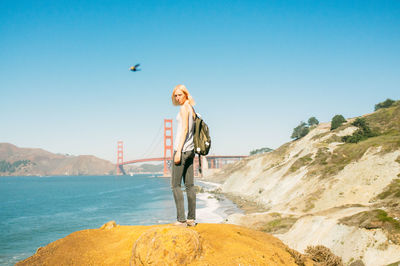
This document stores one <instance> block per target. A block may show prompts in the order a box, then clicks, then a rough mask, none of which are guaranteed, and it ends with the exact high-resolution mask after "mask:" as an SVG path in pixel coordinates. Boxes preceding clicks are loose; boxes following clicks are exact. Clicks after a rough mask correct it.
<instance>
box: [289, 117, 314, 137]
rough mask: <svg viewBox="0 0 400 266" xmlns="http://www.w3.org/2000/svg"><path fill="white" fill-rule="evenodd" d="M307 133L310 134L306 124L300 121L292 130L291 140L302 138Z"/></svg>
mask: <svg viewBox="0 0 400 266" xmlns="http://www.w3.org/2000/svg"><path fill="white" fill-rule="evenodd" d="M308 132H310V128H309V127H308V126H307V124H306V123H304V122H303V121H301V122H300V124H299V125H298V126H297V127H295V128H294V129H293V133H292V136H291V138H292V139H300V138H302V137H304V136H305V135H307V134H308Z"/></svg>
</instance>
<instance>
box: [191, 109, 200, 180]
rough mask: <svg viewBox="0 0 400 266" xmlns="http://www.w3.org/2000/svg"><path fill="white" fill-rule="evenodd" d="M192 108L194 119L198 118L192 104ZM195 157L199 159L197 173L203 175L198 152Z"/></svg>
mask: <svg viewBox="0 0 400 266" xmlns="http://www.w3.org/2000/svg"><path fill="white" fill-rule="evenodd" d="M192 109H193V112H194V114H195V119H196V118H198V117H199V116H198V115H197V113H196V110H194V107H193V106H192ZM197 158H198V159H199V169H198V170H199V174H200V175H201V176H203V173H202V172H203V171H202V168H201V155H200V154H197Z"/></svg>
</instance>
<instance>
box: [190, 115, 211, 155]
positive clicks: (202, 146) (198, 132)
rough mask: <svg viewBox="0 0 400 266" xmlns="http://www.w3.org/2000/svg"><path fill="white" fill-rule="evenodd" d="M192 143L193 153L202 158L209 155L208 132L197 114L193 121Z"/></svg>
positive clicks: (209, 141)
mask: <svg viewBox="0 0 400 266" xmlns="http://www.w3.org/2000/svg"><path fill="white" fill-rule="evenodd" d="M193 142H194V152H195V153H197V154H199V155H203V156H204V155H207V154H208V153H209V151H210V148H211V138H210V131H209V129H208V126H207V124H206V123H205V122H204V120H203V119H202V118H201V116H200V115H199V114H198V113H196V118H195V120H194V135H193Z"/></svg>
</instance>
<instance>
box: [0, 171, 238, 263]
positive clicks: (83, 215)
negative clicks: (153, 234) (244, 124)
mask: <svg viewBox="0 0 400 266" xmlns="http://www.w3.org/2000/svg"><path fill="white" fill-rule="evenodd" d="M197 184H198V185H201V186H203V187H205V188H206V189H212V188H214V187H215V186H216V185H215V184H212V183H201V182H197ZM185 203H186V199H185ZM186 210H187V208H186ZM233 212H240V210H238V209H237V208H236V206H235V205H234V204H233V203H232V202H230V201H229V200H227V199H225V198H223V199H222V200H221V199H219V200H217V199H216V198H215V197H213V196H212V195H211V194H208V193H199V194H197V213H196V215H197V221H198V222H207V223H219V222H222V221H223V220H224V219H225V217H226V216H227V215H229V214H231V213H233ZM111 220H114V221H116V222H117V224H120V225H151V224H165V223H172V222H174V221H175V220H176V211H175V204H174V200H173V196H172V192H171V189H170V180H169V179H168V178H161V177H155V176H152V175H135V176H62V177H61V176H60V177H56V176H55V177H1V178H0V265H13V264H14V263H16V262H17V261H20V260H22V259H25V258H27V257H29V256H31V255H33V254H34V253H35V252H36V250H37V248H39V247H41V246H45V245H47V244H49V243H50V242H53V241H55V240H57V239H59V238H63V237H65V236H67V235H69V234H70V233H72V232H75V231H78V230H83V229H90V228H99V227H100V226H101V225H103V224H104V223H106V222H108V221H111Z"/></svg>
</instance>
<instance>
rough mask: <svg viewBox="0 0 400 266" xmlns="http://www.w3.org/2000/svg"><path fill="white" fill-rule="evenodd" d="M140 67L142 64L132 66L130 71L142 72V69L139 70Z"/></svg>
mask: <svg viewBox="0 0 400 266" xmlns="http://www.w3.org/2000/svg"><path fill="white" fill-rule="evenodd" d="M139 66H140V64H136V65H135V66H132V67H131V68H130V70H131V71H133V72H136V71H140V69H138V67H139Z"/></svg>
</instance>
